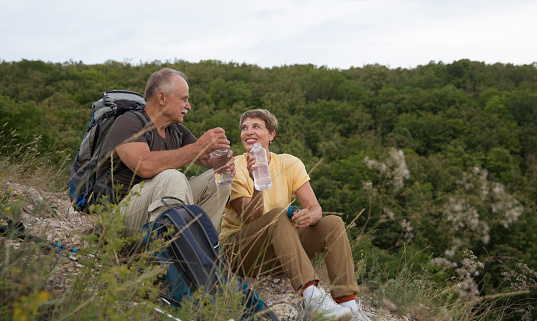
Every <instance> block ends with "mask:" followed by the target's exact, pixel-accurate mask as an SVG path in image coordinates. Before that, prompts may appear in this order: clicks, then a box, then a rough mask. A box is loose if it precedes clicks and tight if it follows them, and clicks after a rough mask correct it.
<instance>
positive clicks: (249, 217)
mask: <svg viewBox="0 0 537 321" xmlns="http://www.w3.org/2000/svg"><path fill="white" fill-rule="evenodd" d="M240 129H241V141H242V144H243V146H244V149H245V150H246V151H247V152H250V150H251V149H252V147H253V145H254V144H255V143H259V144H261V146H263V147H264V148H265V150H266V151H267V153H268V155H267V157H268V161H269V169H270V175H271V177H272V184H273V185H272V188H270V189H268V190H265V191H258V190H256V189H255V187H254V181H253V170H254V169H255V167H256V159H255V157H253V156H250V155H249V153H245V154H243V155H239V156H237V157H236V159H235V169H236V174H235V177H234V180H233V183H232V191H231V198H230V204H229V205H228V206H227V207H226V211H225V214H224V216H223V218H222V227H221V234H220V238H221V240H222V242H223V243H224V245H225V249H226V254H227V255H228V257H229V258H230V263H231V266H232V268H233V269H234V270H235V271H236V272H237V273H239V274H242V275H246V276H257V275H259V274H261V273H279V272H282V271H283V273H285V275H286V276H287V277H288V278H289V279H290V280H291V284H292V286H293V289H294V290H295V291H296V292H297V293H300V294H302V296H303V297H304V304H305V308H306V314H307V316H308V317H309V316H311V314H312V313H313V312H315V311H317V312H320V313H323V314H324V315H325V316H327V317H329V318H330V319H331V320H351V319H352V320H368V318H367V317H366V316H365V315H363V314H362V312H361V309H360V307H359V306H358V305H357V303H356V300H355V298H356V297H355V295H356V293H357V291H358V285H357V283H356V279H355V277H354V262H353V259H352V254H351V249H350V245H349V241H348V239H347V234H346V232H345V226H344V224H343V221H342V220H341V218H339V217H338V216H333V215H329V216H325V217H323V216H322V209H321V206H320V205H319V202H318V201H317V197H316V196H315V193H314V192H313V189H312V188H311V185H310V183H309V180H310V177H309V175H308V173H307V172H306V169H305V167H304V164H303V163H302V161H300V159H298V158H297V157H294V156H292V155H289V154H274V153H270V152H269V145H270V143H271V142H272V141H273V139H274V137H275V136H276V132H277V130H278V121H277V120H276V117H275V116H274V115H273V114H272V113H270V112H269V111H267V110H264V109H255V110H249V111H247V112H245V113H244V114H242V116H241V118H240ZM294 195H296V197H297V198H298V201H299V202H300V205H301V207H302V209H301V210H299V211H298V212H295V213H294V214H293V215H292V218H289V217H288V214H287V212H288V207H289V206H290V205H292V204H291V198H292V196H294ZM320 253H324V260H325V263H326V267H327V270H328V275H329V278H330V281H331V295H332V297H330V296H328V295H327V294H326V293H325V291H324V290H323V289H322V288H319V287H317V283H318V280H319V278H318V276H317V275H316V273H315V271H314V269H313V265H312V263H311V259H313V258H314V257H315V256H317V255H318V254H320ZM332 298H333V299H332Z"/></svg>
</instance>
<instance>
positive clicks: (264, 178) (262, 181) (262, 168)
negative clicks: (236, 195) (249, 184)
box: [250, 143, 272, 191]
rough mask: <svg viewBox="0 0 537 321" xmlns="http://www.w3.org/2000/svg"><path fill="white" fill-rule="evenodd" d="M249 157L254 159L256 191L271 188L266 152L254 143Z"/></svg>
mask: <svg viewBox="0 0 537 321" xmlns="http://www.w3.org/2000/svg"><path fill="white" fill-rule="evenodd" d="M250 155H251V156H253V157H255V161H256V164H255V168H254V185H255V189H256V190H258V191H265V190H268V189H270V188H271V187H272V179H271V178H270V171H269V164H268V158H267V151H266V150H265V149H264V148H263V147H262V146H261V144H259V143H256V144H254V147H252V149H251V150H250Z"/></svg>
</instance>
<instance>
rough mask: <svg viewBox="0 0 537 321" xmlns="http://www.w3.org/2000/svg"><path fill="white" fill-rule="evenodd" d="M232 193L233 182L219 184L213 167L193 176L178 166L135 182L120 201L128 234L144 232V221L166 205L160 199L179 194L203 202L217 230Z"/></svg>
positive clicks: (187, 201)
mask: <svg viewBox="0 0 537 321" xmlns="http://www.w3.org/2000/svg"><path fill="white" fill-rule="evenodd" d="M230 193H231V185H226V186H217V185H216V183H215V181H214V171H213V170H212V169H209V170H207V171H206V172H204V173H203V174H201V175H199V176H194V177H192V178H190V180H189V179H187V178H186V176H185V175H184V174H183V173H181V172H180V171H178V170H175V169H168V170H165V171H163V172H162V173H160V174H158V175H157V176H155V177H152V178H150V179H148V180H145V181H143V182H141V183H139V184H136V185H134V186H133V187H132V189H131V191H130V193H129V195H127V196H126V197H125V198H124V199H123V200H121V202H120V203H119V206H120V211H121V214H122V215H124V216H125V235H126V236H132V235H134V234H138V233H141V232H142V227H143V226H144V224H146V223H147V222H150V221H152V220H154V219H156V218H157V216H158V215H159V214H160V213H162V212H163V211H164V210H165V209H166V205H164V204H163V203H162V202H161V199H162V197H164V196H173V197H176V198H179V199H181V200H182V201H184V202H185V204H187V205H191V204H197V205H199V206H201V208H203V210H204V211H205V212H206V213H207V215H208V216H209V218H210V219H211V222H212V223H213V225H214V226H215V228H216V229H217V230H218V227H219V225H220V219H221V218H222V214H223V213H224V207H225V206H226V205H227V203H228V201H229V195H230ZM165 202H166V203H168V204H169V205H172V206H173V205H175V204H178V202H176V201H174V200H171V199H168V200H165Z"/></svg>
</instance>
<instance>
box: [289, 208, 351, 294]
mask: <svg viewBox="0 0 537 321" xmlns="http://www.w3.org/2000/svg"><path fill="white" fill-rule="evenodd" d="M298 234H299V237H300V241H301V242H302V245H303V248H304V250H305V251H306V253H307V255H308V257H309V258H310V259H311V258H314V257H315V256H317V255H318V254H320V253H324V261H325V263H326V269H327V271H328V277H329V278H330V282H331V283H332V287H331V294H332V297H334V298H337V297H341V296H348V295H352V294H354V293H357V292H358V284H357V283H356V279H355V276H354V261H353V258H352V253H351V248H350V244H349V240H348V238H347V233H346V231H345V225H344V224H343V221H342V220H341V218H340V217H339V216H335V215H328V216H325V217H323V218H321V219H320V220H319V222H317V224H315V225H313V226H309V227H306V228H301V229H299V230H298Z"/></svg>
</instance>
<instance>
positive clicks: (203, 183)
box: [97, 68, 235, 236]
mask: <svg viewBox="0 0 537 321" xmlns="http://www.w3.org/2000/svg"><path fill="white" fill-rule="evenodd" d="M188 98H189V93H188V84H187V77H186V75H185V74H183V73H182V72H179V71H176V70H173V69H170V68H164V69H161V70H159V71H157V72H155V73H153V74H152V75H151V77H150V78H149V80H148V82H147V85H146V88H145V93H144V99H145V101H146V107H145V109H144V112H143V113H142V116H143V117H145V119H146V120H147V123H148V125H147V126H145V128H144V124H143V123H142V121H141V120H140V118H139V117H138V116H137V115H136V114H135V113H131V112H127V113H125V114H123V115H122V116H120V117H118V119H117V120H116V121H115V122H114V124H113V126H112V127H111V129H110V131H109V133H108V135H107V137H106V139H105V140H104V142H103V147H102V150H101V153H100V155H99V162H100V163H101V164H102V165H101V166H99V168H98V171H97V176H98V177H100V176H101V175H102V174H104V173H106V172H107V171H109V170H110V168H111V167H112V166H114V168H115V164H117V163H118V161H119V160H121V162H122V163H123V164H124V166H120V167H119V169H117V170H115V171H114V173H113V175H112V177H113V178H112V179H111V180H110V182H109V183H108V185H109V186H115V185H117V184H121V185H122V187H121V189H120V191H119V198H120V200H121V202H120V204H119V205H120V211H121V214H122V215H124V216H125V234H126V236H132V235H135V234H137V233H140V232H141V231H142V226H143V225H144V224H145V223H147V222H149V221H151V220H153V219H155V218H156V217H157V216H158V214H160V213H161V212H162V211H163V209H164V207H163V204H162V202H161V198H162V197H164V196H173V197H177V198H179V199H181V200H183V201H184V202H185V203H186V204H198V205H200V206H201V207H202V208H203V209H204V210H205V212H207V214H208V215H209V217H210V218H211V221H212V222H213V224H214V225H215V227H218V225H219V223H220V219H221V216H222V213H223V211H224V207H225V206H226V204H227V202H228V200H229V195H230V192H231V188H230V185H228V186H217V185H216V183H215V180H214V171H213V170H212V169H210V170H207V171H206V172H204V173H203V174H201V175H199V176H196V177H192V178H190V179H187V177H186V176H185V175H184V174H183V173H181V172H180V171H179V170H178V168H180V167H181V166H183V165H186V164H189V163H191V162H194V163H196V164H199V165H202V166H205V167H207V168H212V167H211V163H210V160H209V154H210V153H211V152H213V151H215V150H217V149H229V147H230V146H229V144H230V142H229V140H228V139H227V138H226V135H225V132H224V130H223V129H222V128H214V129H211V130H208V131H206V132H205V133H204V134H203V135H201V137H200V138H199V139H198V138H196V137H195V136H194V135H193V134H192V133H191V132H190V130H188V128H186V127H185V126H184V125H182V123H183V120H184V117H185V116H186V114H187V113H188V112H189V111H190V110H191V109H192V107H191V106H190V103H189V101H188ZM175 124H179V125H175ZM172 125H173V126H172ZM173 127H175V129H174V128H173ZM147 130H151V131H152V135H151V137H152V138H151V141H150V142H149V141H148V138H147V135H143V134H141V133H143V132H144V131H147ZM228 156H229V161H228V163H227V164H226V171H231V176H234V175H235V164H234V158H233V157H231V151H229V155H228Z"/></svg>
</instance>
